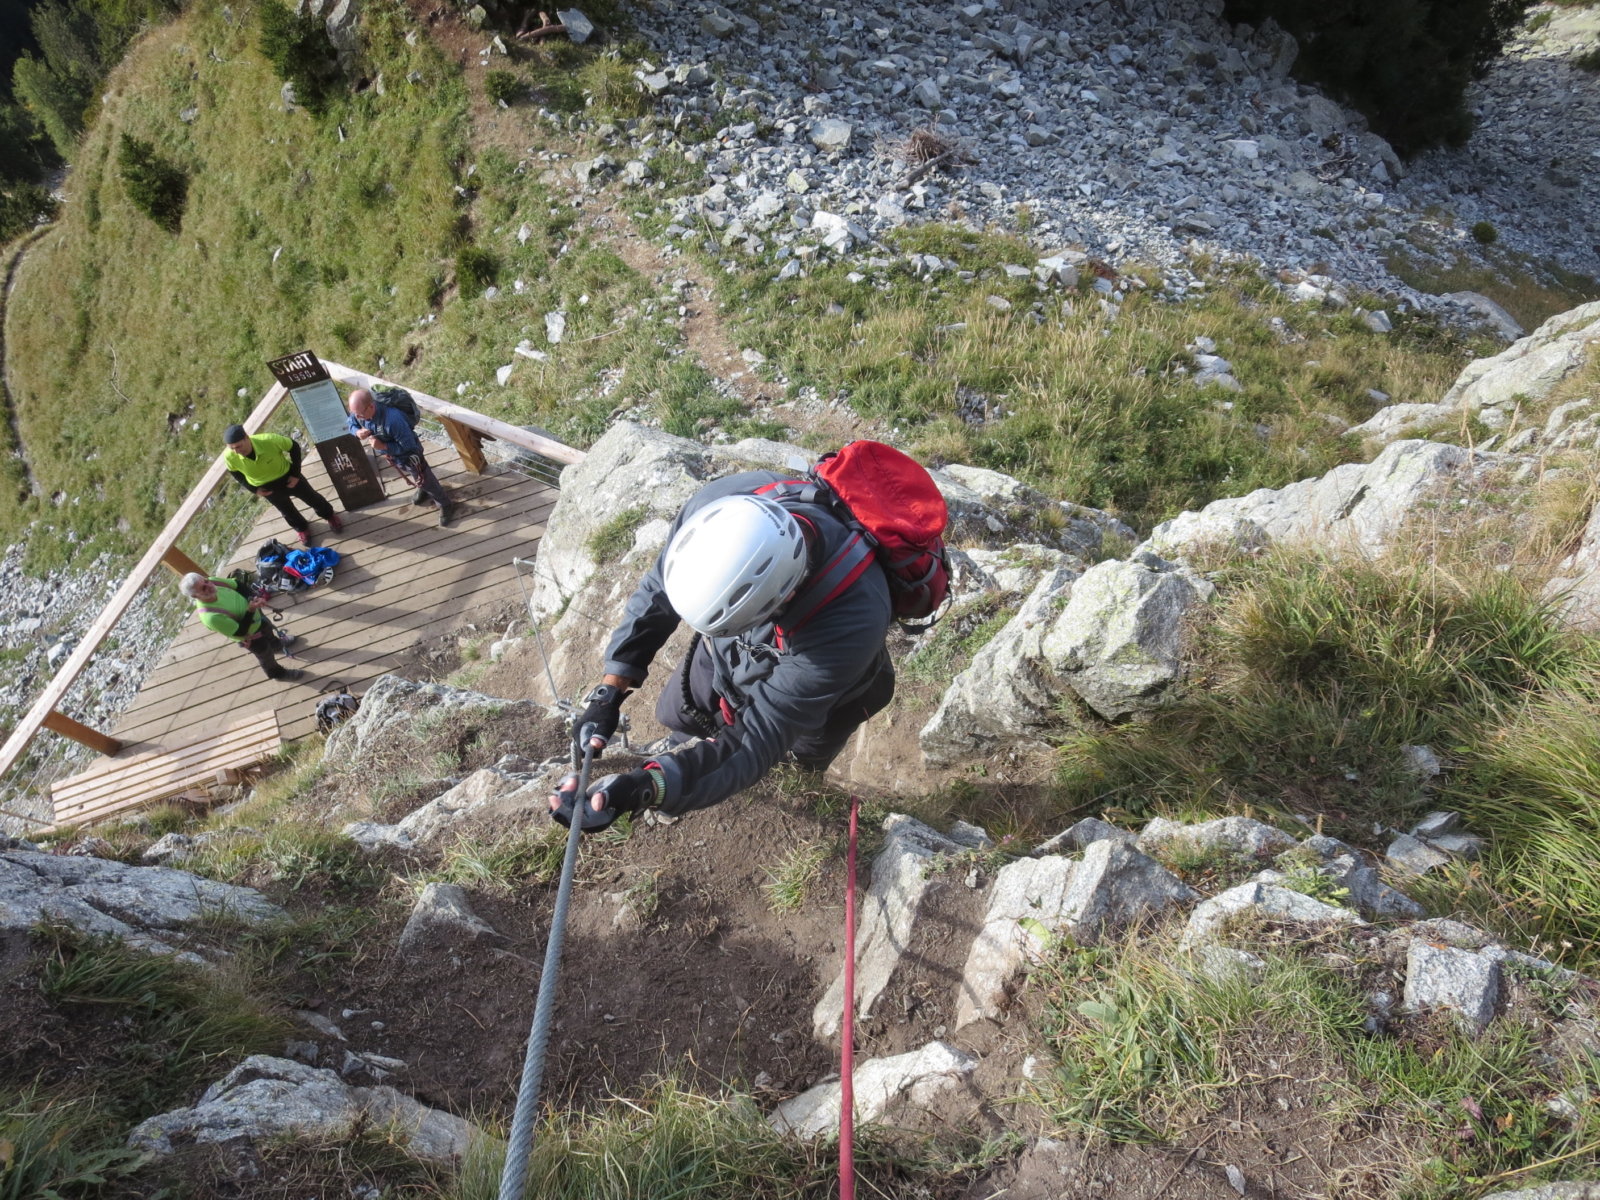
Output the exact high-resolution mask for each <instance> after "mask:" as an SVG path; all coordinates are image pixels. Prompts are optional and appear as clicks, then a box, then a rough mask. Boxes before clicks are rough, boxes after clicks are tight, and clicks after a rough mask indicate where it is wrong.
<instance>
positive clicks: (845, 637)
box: [550, 471, 894, 830]
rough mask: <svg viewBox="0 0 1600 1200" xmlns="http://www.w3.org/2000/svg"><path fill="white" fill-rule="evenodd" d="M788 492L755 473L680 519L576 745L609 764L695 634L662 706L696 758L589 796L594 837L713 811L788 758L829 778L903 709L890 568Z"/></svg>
mask: <svg viewBox="0 0 1600 1200" xmlns="http://www.w3.org/2000/svg"><path fill="white" fill-rule="evenodd" d="M791 479H792V477H791V476H787V475H783V474H780V473H778V472H775V471H747V472H745V473H743V474H740V475H732V476H728V477H727V478H724V479H719V480H715V481H714V482H712V483H709V484H707V485H706V486H705V487H703V488H701V489H700V490H699V491H698V492H696V493H695V494H694V495H693V496H692V497H690V499H689V501H688V503H686V504H685V505H684V506H683V509H682V511H681V512H680V513H679V514H678V517H677V520H676V521H674V523H673V527H672V530H671V533H670V535H669V537H668V539H667V544H666V548H665V549H664V550H663V551H662V552H661V556H660V557H659V558H658V559H657V561H656V565H655V566H654V567H653V568H652V569H651V571H650V573H649V574H647V575H646V576H645V577H644V580H643V581H642V582H641V583H640V584H639V587H638V589H637V590H636V591H635V592H634V593H633V595H632V597H630V598H629V600H628V603H627V607H626V610H625V616H624V620H623V622H622V625H621V626H620V627H619V628H618V629H617V631H616V632H615V633H614V634H612V637H611V643H610V645H609V646H608V647H607V649H606V657H605V663H604V666H603V667H602V670H603V672H604V675H603V678H602V680H601V682H600V685H599V686H598V687H596V688H595V689H594V691H593V692H591V693H590V694H589V696H588V697H587V699H586V701H585V704H586V706H587V707H586V708H585V709H584V711H583V713H582V714H581V715H579V716H578V718H577V719H576V720H575V721H574V722H573V725H572V734H573V737H574V738H575V739H576V738H578V737H579V736H580V734H581V731H582V729H583V728H584V727H585V726H590V725H592V726H593V735H592V738H591V744H592V746H593V748H594V750H595V756H596V757H599V751H600V750H601V748H603V747H604V746H605V745H606V743H607V741H608V740H609V739H610V737H611V735H612V734H614V733H615V732H616V728H617V722H618V719H619V717H620V710H621V705H622V701H623V700H624V699H626V698H627V696H628V695H629V694H630V693H631V692H632V691H633V690H634V689H636V688H638V687H639V685H640V684H642V683H643V682H644V680H645V678H646V676H647V675H648V673H649V667H650V663H651V662H652V660H653V659H654V658H655V656H656V654H657V653H658V652H659V651H660V649H661V647H662V646H664V645H665V644H666V642H667V639H668V638H669V637H671V636H672V633H673V631H674V630H676V629H677V627H678V623H679V621H683V622H686V623H687V624H688V625H689V626H690V627H691V628H692V629H694V630H695V634H696V636H695V637H694V638H693V640H692V641H691V643H690V649H689V652H688V654H687V655H686V656H685V658H684V661H683V662H682V663H681V664H679V666H678V668H677V670H676V672H674V674H673V677H672V679H671V680H669V681H668V683H667V685H666V686H665V688H664V689H663V691H662V693H661V697H660V699H659V701H658V702H657V704H656V719H657V720H658V721H660V722H661V724H663V725H665V726H666V727H667V728H668V729H671V730H673V731H674V736H675V738H682V739H684V740H683V744H682V745H681V746H679V747H677V748H674V749H672V750H671V751H669V752H668V753H665V754H662V755H661V756H660V757H659V758H657V759H655V760H654V761H652V762H648V763H646V764H645V765H644V767H643V768H641V769H639V770H636V771H629V772H627V773H626V774H622V775H609V776H607V777H605V778H604V779H601V780H599V781H597V782H593V783H591V784H590V788H589V803H588V805H587V806H586V807H585V811H584V828H585V829H586V830H595V829H604V828H605V827H607V826H608V825H610V824H611V823H612V822H613V821H615V820H616V819H617V817H619V816H621V815H622V814H623V813H627V812H636V811H638V810H640V809H643V808H651V807H658V808H660V809H661V810H662V811H663V812H666V813H674V814H675V813H682V812H688V811H690V810H692V809H696V808H705V807H707V806H709V805H712V804H716V803H718V802H719V801H722V800H726V799H727V798H728V797H729V796H731V795H733V794H734V793H736V792H739V791H742V790H743V789H744V788H747V787H749V786H750V785H751V784H753V783H755V782H756V780H758V779H760V778H761V777H762V776H763V775H765V774H766V773H767V771H769V770H771V768H772V767H773V766H774V765H775V764H776V763H778V762H779V761H780V760H781V759H783V758H784V756H785V755H792V756H793V759H794V761H795V762H797V763H798V764H799V765H801V766H803V767H806V768H809V769H812V770H818V771H820V770H824V769H826V767H827V766H828V764H829V763H831V762H832V761H833V759H834V758H835V756H837V755H838V753H839V751H841V750H842V749H844V747H845V744H846V743H847V742H848V741H849V739H850V735H851V734H852V733H854V732H855V730H856V729H857V728H858V727H859V726H860V725H861V723H862V722H863V721H865V720H866V719H867V718H868V717H870V716H871V715H872V714H873V713H875V712H877V711H879V710H880V709H882V708H883V707H884V706H885V705H887V704H888V703H889V701H890V699H891V698H892V697H893V695H894V668H893V666H892V665H891V664H890V661H889V652H888V649H887V648H886V647H885V645H884V637H885V634H886V633H887V632H888V629H889V624H890V622H891V620H892V619H893V616H892V611H891V603H890V593H889V584H888V580H887V579H886V578H885V576H884V572H883V568H882V567H881V566H879V565H878V562H877V560H876V559H875V558H873V557H872V555H871V553H870V551H869V552H866V553H865V554H864V556H863V552H862V550H861V549H860V539H859V538H858V537H856V536H855V534H854V531H852V530H851V529H850V527H849V526H847V525H846V524H844V522H842V521H841V520H839V519H838V518H837V517H835V516H834V515H833V514H832V513H831V512H830V511H829V510H828V509H827V508H825V507H823V506H822V505H820V504H815V503H808V502H807V501H806V499H805V497H804V493H803V490H801V489H796V488H792V487H787V486H785V485H784V484H783V482H782V481H787V480H791ZM773 485H778V486H777V487H773ZM763 491H765V494H759V493H762V492H763ZM776 495H782V496H783V497H784V500H783V503H781V504H780V503H778V502H777V501H776V500H775V499H773V498H772V497H773V496H776ZM695 738H699V739H700V740H698V741H695V740H693V739H695ZM580 749H581V747H580ZM577 782H578V781H577V777H576V776H569V777H568V778H567V779H565V780H563V781H562V782H561V784H560V785H559V788H558V790H557V792H556V794H554V795H552V796H551V797H550V809H551V813H552V815H553V816H554V817H555V818H556V820H558V821H560V822H561V823H562V824H563V825H566V824H568V823H569V822H570V818H571V814H572V810H573V807H574V804H575V801H576V792H577Z"/></svg>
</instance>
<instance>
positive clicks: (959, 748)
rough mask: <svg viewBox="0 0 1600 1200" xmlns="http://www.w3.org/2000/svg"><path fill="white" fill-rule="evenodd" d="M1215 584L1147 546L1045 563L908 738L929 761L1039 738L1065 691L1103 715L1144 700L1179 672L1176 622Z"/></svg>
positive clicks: (1152, 702)
mask: <svg viewBox="0 0 1600 1200" xmlns="http://www.w3.org/2000/svg"><path fill="white" fill-rule="evenodd" d="M1214 591H1215V589H1214V588H1213V587H1212V586H1211V584H1209V583H1207V582H1206V581H1205V580H1203V579H1201V578H1199V577H1198V576H1196V575H1195V574H1194V573H1193V572H1191V571H1189V570H1188V569H1187V568H1185V567H1180V566H1177V565H1176V564H1173V563H1169V562H1165V561H1163V560H1162V559H1160V558H1157V557H1156V556H1155V555H1153V554H1146V553H1141V554H1138V555H1135V557H1134V558H1132V559H1130V560H1127V561H1122V560H1115V559H1113V560H1109V561H1107V562H1103V563H1098V564H1096V565H1095V566H1093V567H1090V568H1089V569H1088V570H1086V571H1081V572H1080V571H1078V570H1077V569H1075V568H1074V567H1071V566H1066V565H1061V566H1057V567H1055V568H1053V569H1049V570H1046V571H1045V572H1044V574H1043V577H1042V578H1041V579H1040V580H1039V582H1038V583H1037V584H1036V585H1035V586H1034V589H1033V591H1032V593H1031V594H1030V595H1029V596H1028V598H1027V600H1025V601H1024V602H1023V604H1022V607H1021V608H1020V609H1019V610H1018V611H1017V614H1016V615H1015V616H1014V617H1013V618H1012V619H1011V620H1010V621H1009V622H1007V623H1006V625H1005V627H1004V628H1003V629H1001V630H1000V632H999V633H998V634H996V635H995V636H994V637H993V638H992V639H991V640H990V641H989V642H988V643H987V644H986V645H985V646H983V647H982V648H981V649H980V650H979V651H978V652H977V653H976V654H975V655H974V656H973V659H972V663H971V665H970V666H969V667H968V668H967V669H966V670H965V671H962V672H961V673H960V674H959V675H957V676H956V678H955V679H954V680H952V681H951V685H950V687H949V688H948V689H947V690H946V691H945V694H944V696H943V698H942V699H941V700H940V702H939V707H938V709H937V710H935V712H934V714H933V716H932V718H930V719H929V721H928V723H927V724H926V725H925V726H924V727H923V729H922V731H921V733H920V734H919V735H918V741H919V742H920V744H921V746H922V752H923V756H924V758H925V759H926V760H927V762H928V763H930V764H931V765H934V766H944V765H948V764H950V763H953V762H956V761H958V760H959V759H962V758H966V757H972V756H977V755H981V754H985V753H988V752H991V751H993V750H994V749H995V748H997V747H999V746H1001V745H1013V746H1015V745H1027V744H1032V743H1037V742H1039V741H1040V740H1041V739H1042V737H1043V735H1044V734H1045V733H1046V732H1047V731H1048V730H1050V729H1052V728H1055V727H1058V726H1059V725H1060V723H1061V718H1060V716H1059V713H1058V709H1059V707H1060V703H1061V701H1062V700H1063V699H1064V698H1066V697H1069V696H1070V697H1075V698H1076V699H1078V700H1081V701H1082V702H1083V703H1085V704H1087V705H1088V706H1089V707H1090V708H1092V709H1093V710H1094V711H1095V712H1097V713H1099V714H1100V715H1101V716H1102V717H1105V718H1107V719H1108V720H1115V719H1118V718H1121V717H1125V716H1128V715H1129V714H1130V713H1134V712H1139V711H1142V710H1145V709H1149V708H1153V707H1155V706H1156V705H1158V704H1159V703H1160V702H1161V697H1162V694H1163V693H1164V692H1165V690H1166V689H1167V688H1168V687H1169V686H1170V685H1171V684H1173V683H1174V682H1176V681H1177V680H1178V679H1179V678H1180V677H1181V675H1182V673H1183V661H1182V645H1183V635H1184V627H1185V619H1186V617H1187V615H1188V613H1189V612H1190V611H1191V610H1192V609H1193V608H1194V606H1195V605H1197V604H1199V603H1201V602H1204V601H1206V600H1209V599H1210V597H1211V596H1212V595H1213V593H1214Z"/></svg>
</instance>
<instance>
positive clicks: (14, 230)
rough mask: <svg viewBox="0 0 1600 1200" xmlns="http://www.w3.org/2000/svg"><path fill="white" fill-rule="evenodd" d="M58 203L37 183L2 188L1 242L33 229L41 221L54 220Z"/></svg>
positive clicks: (0, 201)
mask: <svg viewBox="0 0 1600 1200" xmlns="http://www.w3.org/2000/svg"><path fill="white" fill-rule="evenodd" d="M56 208H57V205H56V201H55V198H54V197H53V196H51V195H50V193H49V192H47V191H45V190H44V189H43V188H42V187H40V186H39V185H38V184H36V183H18V184H13V185H11V186H9V187H3V188H0V242H6V241H10V240H11V239H12V238H14V237H16V236H17V234H19V233H22V232H24V231H25V230H28V229H32V228H33V227H34V226H35V225H37V224H38V223H39V222H40V221H49V220H53V219H54V217H55V215H56Z"/></svg>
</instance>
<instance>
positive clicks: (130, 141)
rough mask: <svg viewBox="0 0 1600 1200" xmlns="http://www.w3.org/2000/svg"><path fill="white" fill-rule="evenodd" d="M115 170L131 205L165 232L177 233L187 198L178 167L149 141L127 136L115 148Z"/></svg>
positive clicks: (185, 180) (185, 178)
mask: <svg viewBox="0 0 1600 1200" xmlns="http://www.w3.org/2000/svg"><path fill="white" fill-rule="evenodd" d="M117 167H118V170H119V172H120V173H121V175H122V183H123V186H124V187H126V188H127V189H128V199H129V200H131V201H133V206H134V207H135V208H137V209H138V210H139V211H140V212H142V213H143V214H144V215H145V216H147V217H149V218H150V219H151V220H152V221H154V222H155V223H156V224H157V225H159V226H161V228H163V229H165V230H166V231H167V232H168V233H177V232H178V227H179V226H180V225H181V224H182V223H183V208H184V205H185V203H186V202H187V201H188V197H189V177H188V176H187V175H185V174H184V173H183V170H182V168H180V167H178V166H177V165H176V164H174V163H171V162H169V161H168V160H166V159H165V158H162V157H161V156H160V155H159V154H157V153H156V148H155V147H154V146H153V145H151V144H150V143H149V142H146V141H142V140H141V139H139V138H136V137H129V136H128V135H127V134H123V135H122V141H121V142H120V143H119V145H118V147H117Z"/></svg>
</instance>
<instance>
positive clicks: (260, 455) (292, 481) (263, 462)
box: [222, 425, 344, 546]
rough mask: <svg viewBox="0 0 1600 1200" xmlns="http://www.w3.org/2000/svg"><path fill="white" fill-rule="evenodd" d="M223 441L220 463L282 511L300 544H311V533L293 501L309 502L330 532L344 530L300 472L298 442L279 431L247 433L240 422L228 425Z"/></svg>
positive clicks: (239, 481)
mask: <svg viewBox="0 0 1600 1200" xmlns="http://www.w3.org/2000/svg"><path fill="white" fill-rule="evenodd" d="M222 440H223V442H224V443H226V445H227V447H228V448H227V449H226V450H224V451H223V452H222V463H223V466H225V467H227V468H228V474H230V475H232V476H233V478H234V480H235V482H237V483H238V485H239V486H240V487H242V488H244V489H245V490H246V491H248V492H253V493H255V494H256V495H257V496H260V497H261V498H262V499H263V500H265V501H266V502H267V503H268V504H270V505H272V507H273V508H275V509H277V510H278V511H279V512H280V513H282V514H283V519H284V520H285V521H287V522H288V523H289V528H290V529H292V530H294V532H295V536H296V537H298V538H299V539H300V544H301V545H302V546H309V545H311V533H310V526H309V525H308V524H307V523H306V519H305V518H304V517H302V516H301V515H300V510H299V509H297V508H296V507H295V506H294V502H295V501H296V500H298V501H300V503H302V504H305V505H309V506H310V508H311V511H312V512H314V513H316V514H317V516H319V517H321V518H322V519H323V520H324V521H326V522H327V523H328V528H329V529H331V530H333V532H335V533H339V532H341V531H342V530H343V529H344V522H343V521H341V520H340V519H339V514H338V513H336V512H334V511H333V505H331V504H329V503H328V501H327V500H326V499H324V498H323V496H322V495H321V493H319V492H318V491H317V490H316V489H315V488H313V487H312V486H311V485H310V484H309V483H307V482H306V478H305V475H304V474H302V473H301V470H300V443H299V442H297V441H295V440H294V439H293V438H290V437H285V436H284V435H283V434H281V433H257V434H249V433H246V432H245V431H244V426H243V425H230V426H228V428H227V431H226V432H224V433H223V435H222Z"/></svg>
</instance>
